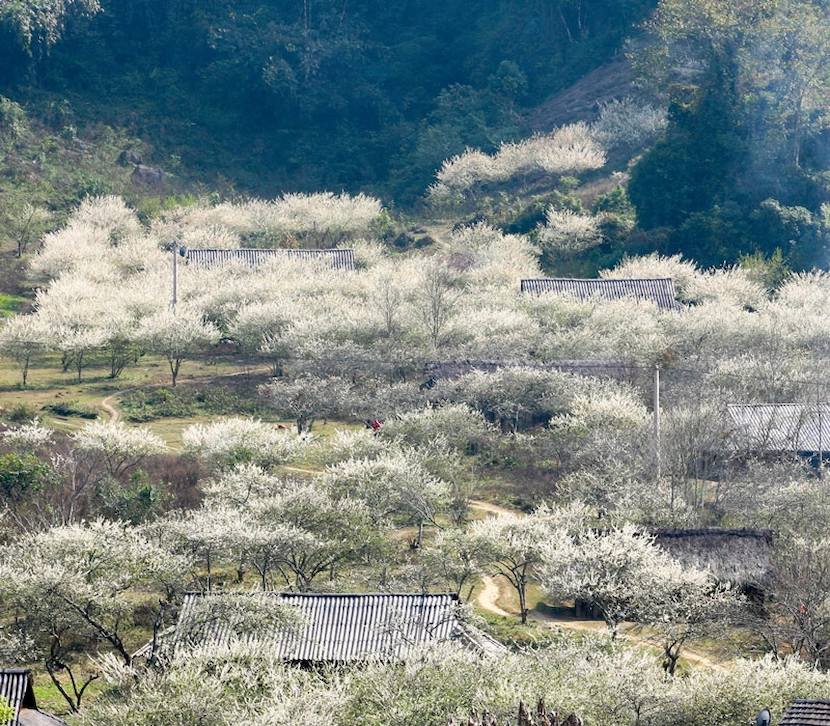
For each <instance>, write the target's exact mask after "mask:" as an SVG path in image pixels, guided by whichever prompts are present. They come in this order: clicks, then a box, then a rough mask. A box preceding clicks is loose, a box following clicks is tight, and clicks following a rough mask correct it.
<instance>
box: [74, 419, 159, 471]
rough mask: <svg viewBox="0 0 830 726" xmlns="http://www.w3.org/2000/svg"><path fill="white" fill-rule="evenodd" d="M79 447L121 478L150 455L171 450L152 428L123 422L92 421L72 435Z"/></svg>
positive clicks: (106, 469)
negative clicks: (127, 424)
mask: <svg viewBox="0 0 830 726" xmlns="http://www.w3.org/2000/svg"><path fill="white" fill-rule="evenodd" d="M70 438H71V439H72V441H73V442H74V444H75V446H76V447H77V448H78V450H80V451H82V452H84V453H86V454H90V455H91V456H93V457H94V458H95V459H97V460H98V461H100V463H101V465H102V466H103V468H104V470H105V471H106V472H107V474H109V476H111V477H114V478H118V477H120V476H121V475H122V474H124V473H125V472H126V471H128V470H129V469H132V468H133V467H135V466H138V465H139V464H140V463H141V462H142V461H143V460H144V459H146V458H147V457H148V456H155V455H157V454H162V453H164V452H165V451H166V450H167V445H166V444H165V443H164V441H163V440H162V439H161V438H159V437H158V436H156V435H155V434H154V433H153V432H152V431H150V429H148V428H143V427H131V426H126V425H125V424H124V423H123V422H121V421H116V422H106V421H91V422H89V423H87V424H86V425H85V426H84V427H83V428H81V429H79V430H78V431H75V432H73V433H72V434H70Z"/></svg>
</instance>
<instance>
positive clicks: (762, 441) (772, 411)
mask: <svg viewBox="0 0 830 726" xmlns="http://www.w3.org/2000/svg"><path fill="white" fill-rule="evenodd" d="M727 411H728V412H729V416H730V417H731V419H732V422H733V424H734V428H733V430H732V432H731V434H732V445H733V446H734V447H735V448H736V449H739V450H750V451H767V452H792V453H796V452H819V451H827V450H830V404H828V403H821V404H804V403H756V404H740V405H737V404H736V405H730V406H727Z"/></svg>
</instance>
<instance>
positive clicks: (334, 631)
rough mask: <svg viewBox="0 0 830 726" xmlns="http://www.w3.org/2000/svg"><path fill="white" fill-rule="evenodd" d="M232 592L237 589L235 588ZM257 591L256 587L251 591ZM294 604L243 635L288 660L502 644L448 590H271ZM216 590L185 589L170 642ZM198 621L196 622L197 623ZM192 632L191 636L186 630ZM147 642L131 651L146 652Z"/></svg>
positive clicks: (217, 634)
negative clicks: (284, 623)
mask: <svg viewBox="0 0 830 726" xmlns="http://www.w3.org/2000/svg"><path fill="white" fill-rule="evenodd" d="M235 594H236V595H238V594H239V593H235ZM256 594H259V593H256ZM272 594H273V596H274V597H276V598H278V599H279V601H280V602H281V603H284V604H286V605H291V606H292V607H295V608H297V610H298V611H299V613H300V616H301V617H300V623H299V625H296V626H288V627H281V626H277V629H276V630H274V631H272V632H267V633H257V634H254V635H251V636H249V637H248V640H250V641H251V642H252V643H259V644H265V645H266V646H267V647H268V648H272V649H273V650H274V652H275V654H276V655H277V657H279V658H281V659H283V660H285V661H289V662H293V663H325V662H332V663H347V662H355V661H365V660H369V659H382V660H405V659H407V658H408V657H409V656H410V655H412V654H413V653H414V652H415V650H416V649H417V648H419V647H420V646H423V645H427V644H432V643H439V642H447V641H455V642H458V643H459V644H461V645H462V646H464V647H467V648H470V649H473V650H475V651H477V652H483V653H493V654H495V653H501V652H504V647H503V646H501V645H500V644H499V643H497V642H496V641H495V640H493V639H492V638H490V637H489V636H487V635H486V634H485V633H483V632H481V631H479V630H477V629H476V628H474V627H472V626H471V625H469V624H468V623H465V622H464V621H463V619H462V618H461V617H460V613H459V602H458V598H457V597H456V596H455V595H451V594H393V593H373V594H363V593H361V594H328V593H272ZM221 597H223V594H222V593H211V594H201V593H187V594H186V595H185V599H184V602H183V603H182V609H181V612H180V614H179V621H178V625H177V626H176V629H174V630H173V631H172V632H171V633H170V634H169V636H168V639H169V640H168V645H172V647H175V641H176V630H181V631H182V632H184V631H185V630H188V625H189V621H190V619H191V616H192V614H193V613H194V612H196V609H197V607H198V605H199V603H200V601H203V600H204V598H221ZM200 627H201V626H200ZM191 637H192V636H191ZM200 638H202V639H203V641H204V642H206V643H214V644H216V645H219V646H222V645H225V644H228V643H229V642H230V641H231V640H232V638H233V636H232V635H231V633H230V631H229V630H228V628H227V627H225V626H223V625H222V624H218V623H215V622H212V623H209V624H208V625H207V626H206V627H205V630H204V632H203V633H201V634H200ZM146 650H148V648H147V647H145V648H144V649H142V650H141V651H139V652H138V653H136V654H135V655H136V656H145V655H149V652H144V651H146Z"/></svg>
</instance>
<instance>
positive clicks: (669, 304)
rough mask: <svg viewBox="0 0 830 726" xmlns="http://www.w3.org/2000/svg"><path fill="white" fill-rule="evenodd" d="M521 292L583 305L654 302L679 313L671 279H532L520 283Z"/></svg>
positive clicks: (678, 305) (663, 308) (660, 306)
mask: <svg viewBox="0 0 830 726" xmlns="http://www.w3.org/2000/svg"><path fill="white" fill-rule="evenodd" d="M521 291H522V292H528V293H533V294H536V295H542V294H545V293H553V294H557V295H563V296H569V297H572V298H574V299H576V300H578V301H580V302H593V301H605V302H610V301H613V300H632V299H633V300H639V301H645V302H653V303H656V304H657V307H659V308H660V309H662V310H680V304H679V303H678V302H677V297H676V295H675V291H674V280H672V279H671V278H669V277H636V278H610V277H609V278H597V279H579V278H570V277H542V278H529V279H524V280H522V282H521Z"/></svg>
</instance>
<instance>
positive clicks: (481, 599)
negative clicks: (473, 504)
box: [475, 507, 726, 670]
mask: <svg viewBox="0 0 830 726" xmlns="http://www.w3.org/2000/svg"><path fill="white" fill-rule="evenodd" d="M482 508H484V507H482ZM481 584H482V589H481V591H480V592H479V594H478V597H477V598H476V601H475V604H476V606H477V607H479V608H481V609H482V610H486V611H487V612H489V613H494V614H495V615H501V616H502V617H514V618H518V617H519V613H518V611H513V612H508V611H507V610H504V609H503V608H502V607H500V606H499V598H500V597H501V588H500V583H499V582H497V581H496V580H495V579H494V578H492V577H489V576H485V577H482V578H481ZM505 587H506V584H505ZM529 618H530V619H531V620H534V621H536V622H539V623H544V624H546V625H547V626H548V627H550V628H551V629H554V628H566V629H568V630H579V631H583V632H592V633H603V632H605V629H606V626H605V623H604V622H603V621H602V620H581V619H577V618H570V617H556V616H555V615H550V614H548V613H541V612H538V611H536V610H532V611H531V612H530V613H529ZM617 637H618V638H620V639H622V640H626V641H628V642H630V643H634V644H635V645H638V646H640V647H643V648H650V649H652V650H655V649H657V646H656V643H655V640H654V639H653V638H650V637H649V636H648V634H647V633H644V632H643V629H642V627H641V626H639V625H637V624H636V623H622V624H621V625H620V628H619V631H618V633H617ZM682 658H683V660H685V661H687V662H689V663H691V664H692V665H694V666H699V667H704V668H713V669H718V670H723V669H724V668H725V667H726V666H725V665H724V664H723V663H722V662H718V661H717V660H713V659H712V658H711V657H710V656H709V655H708V654H706V653H704V652H703V651H701V650H698V649H696V648H693V647H689V646H686V647H685V648H683V655H682Z"/></svg>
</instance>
